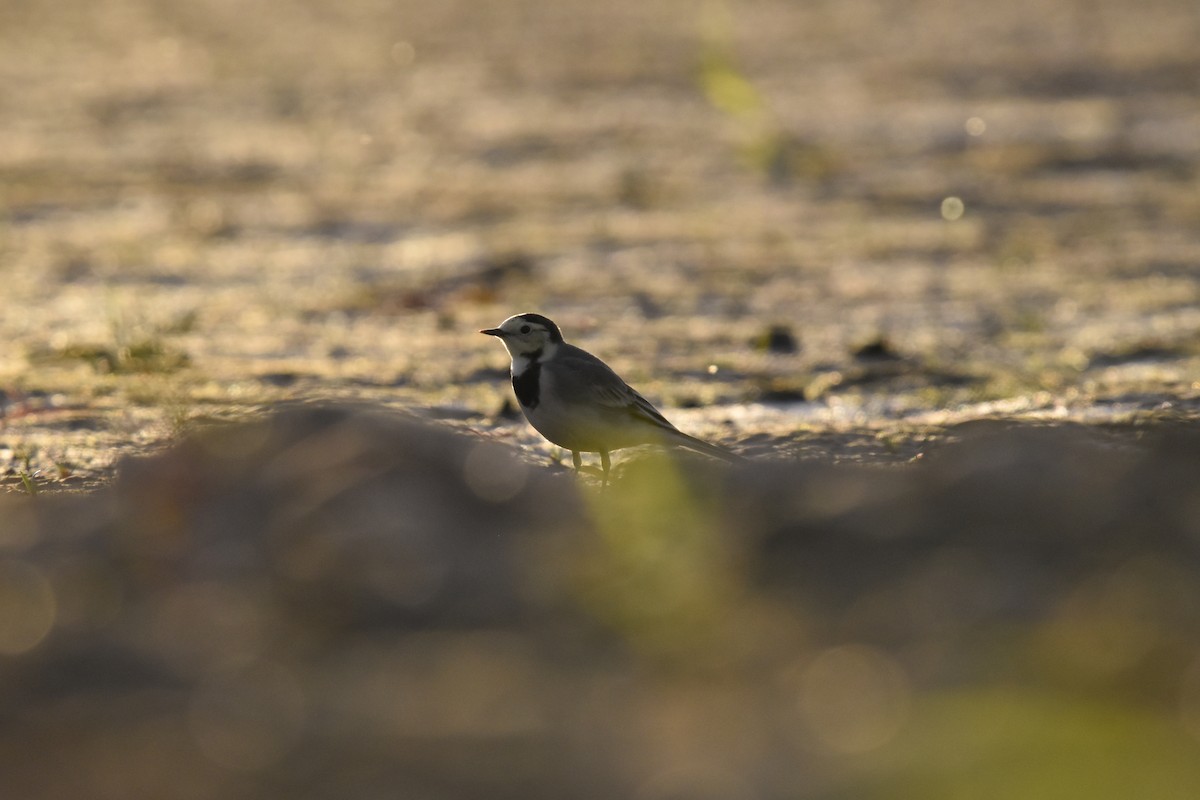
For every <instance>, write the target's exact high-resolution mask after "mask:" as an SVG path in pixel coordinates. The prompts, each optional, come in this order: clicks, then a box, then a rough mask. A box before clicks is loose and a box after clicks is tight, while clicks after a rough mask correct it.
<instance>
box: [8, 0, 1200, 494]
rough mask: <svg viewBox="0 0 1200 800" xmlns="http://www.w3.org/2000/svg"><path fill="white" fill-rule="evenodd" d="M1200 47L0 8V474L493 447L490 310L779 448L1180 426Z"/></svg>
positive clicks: (62, 474)
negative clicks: (266, 415) (380, 411)
mask: <svg viewBox="0 0 1200 800" xmlns="http://www.w3.org/2000/svg"><path fill="white" fill-rule="evenodd" d="M1198 40H1200V8H1198V7H1197V6H1196V4H1195V3H1193V2H1190V1H1189V0H1147V2H1138V3H1129V2H1124V0H1111V1H1110V0H1097V2H1082V1H1081V2H1058V3H1049V4H1047V3H1045V2H1040V1H1039V2H1024V1H1023V0H1017V2H1005V3H990V4H979V3H967V2H961V3H958V2H924V1H923V0H917V2H904V3H900V2H865V1H864V2H859V1H858V0H855V1H854V2H843V0H837V2H833V1H832V0H831V1H830V2H803V3H801V2H741V3H739V2H726V3H722V2H717V1H716V0H714V1H713V2H707V3H692V2H646V1H645V0H637V1H636V2H632V1H630V2H626V1H625V0H604V1H603V2H591V1H590V0H589V2H574V0H564V1H563V2H556V3H543V2H523V1H522V0H511V1H510V2H503V3H485V2H439V3H425V2H419V3H405V2H366V0H361V1H360V0H348V2H337V3H333V2H315V1H313V2H306V1H304V0H297V1H296V2H262V3H252V4H246V3H235V2H222V1H221V0H196V2H189V3H177V2H167V1H166V0H162V1H161V2H155V0H143V1H141V2H137V1H136V0H114V1H113V2H105V3H81V2H73V1H72V0H54V2H50V0H44V2H43V1H40V0H19V1H18V0H9V1H8V2H3V3H0V81H2V83H3V92H2V93H0V302H2V306H3V313H2V314H0V343H2V347H0V389H2V390H3V391H4V393H5V394H4V398H3V399H4V408H5V411H6V420H5V422H6V428H5V430H4V434H3V441H2V442H0V444H3V445H4V447H3V448H0V458H2V459H3V463H4V467H5V469H6V470H7V480H8V482H9V483H10V485H11V486H13V487H14V488H23V487H22V486H21V485H20V483H21V482H20V480H19V478H20V475H21V474H22V473H24V474H34V473H36V474H37V477H39V478H40V479H41V481H42V482H43V483H44V484H48V485H55V486H68V487H69V486H72V485H74V486H90V485H94V484H95V483H96V482H97V481H102V480H105V479H107V477H109V476H110V475H111V469H110V468H111V464H112V462H113V459H114V458H115V456H116V454H117V453H120V452H126V451H137V450H141V449H144V448H146V447H149V446H152V445H153V444H155V443H157V442H161V441H163V440H165V439H166V438H168V437H170V436H171V435H173V434H174V433H176V432H177V431H179V430H180V429H182V428H185V427H186V426H187V424H188V422H189V421H191V420H195V419H197V418H199V419H203V418H208V417H226V416H235V417H237V416H243V415H245V414H246V413H249V412H253V411H254V410H256V409H258V408H261V407H263V406H269V405H271V404H274V403H276V402H278V401H280V400H282V399H287V398H313V397H339V398H342V397H353V398H357V399H363V398H367V399H372V400H376V401H379V402H385V403H392V404H397V405H404V406H409V407H414V406H419V407H426V408H436V409H439V411H438V412H436V413H438V414H440V415H442V416H447V417H453V418H455V419H458V420H464V419H467V420H469V419H471V418H472V416H473V415H474V420H475V422H476V423H477V424H478V426H489V425H491V424H493V423H495V422H496V419H495V417H494V414H495V413H496V412H497V411H498V410H499V409H500V408H501V404H502V402H503V398H504V397H506V394H505V392H506V387H505V386H504V377H503V368H504V358H503V354H502V353H501V352H499V351H498V348H497V347H496V344H495V342H494V341H490V340H485V339H484V337H480V336H478V335H476V334H475V333H474V331H476V330H477V329H479V328H481V327H485V326H491V325H495V324H496V323H497V322H499V321H500V320H501V319H503V318H504V317H506V316H508V315H509V314H510V313H515V312H517V311H522V310H537V311H541V312H543V313H545V314H548V315H549V316H551V317H553V318H554V319H556V320H557V321H558V322H559V323H560V324H561V325H562V326H563V328H564V329H565V330H566V332H567V335H568V337H570V338H572V339H574V340H576V341H578V342H580V343H581V344H584V345H585V346H587V347H588V348H589V349H592V350H594V351H596V352H598V353H599V354H600V355H601V356H602V357H604V358H605V359H606V360H608V361H609V362H610V363H612V364H613V365H614V366H615V367H616V368H617V369H618V371H619V372H621V373H622V374H624V375H625V376H626V377H627V378H628V379H629V380H630V381H631V382H633V383H634V384H635V385H637V386H638V387H639V388H641V389H642V390H643V391H644V393H646V394H647V395H649V396H650V397H651V398H652V399H653V400H654V401H655V402H656V403H658V404H660V405H663V406H665V407H666V408H667V409H668V410H671V409H676V411H674V413H673V414H672V416H673V418H675V419H677V420H679V422H680V424H681V425H684V426H685V427H688V428H689V429H691V430H692V431H693V432H696V433H700V434H703V435H707V436H710V437H712V438H719V439H722V440H724V441H726V442H727V443H734V442H737V441H742V440H748V439H752V440H753V442H752V443H753V444H755V445H756V447H758V448H760V449H761V450H762V451H763V452H766V453H773V454H777V455H781V456H791V455H796V454H797V453H800V454H806V450H805V446H804V443H805V441H806V437H809V436H822V435H824V434H828V433H833V434H835V437H834V438H835V439H838V437H841V436H842V435H843V434H848V435H856V434H862V433H864V432H865V433H866V434H867V435H869V436H874V435H876V434H879V433H883V434H884V435H885V436H889V437H899V439H903V440H907V439H910V438H912V437H913V436H916V435H923V434H924V432H926V431H927V430H928V429H931V428H932V429H936V428H937V427H938V426H940V425H943V424H945V423H947V422H953V421H955V420H957V419H963V418H972V417H978V416H997V415H1000V416H1011V415H1035V416H1054V417H1062V418H1072V419H1082V420H1088V421H1103V420H1109V419H1112V418H1114V417H1117V418H1128V417H1129V416H1131V415H1135V416H1136V415H1146V414H1151V415H1153V414H1160V413H1167V414H1177V415H1178V414H1182V415H1185V416H1187V417H1189V418H1191V417H1194V416H1195V409H1196V398H1197V396H1198V395H1200V388H1197V384H1198V382H1200V345H1198V344H1197V342H1198V338H1197V332H1198V331H1200V304H1198V300H1200V298H1198V293H1200V288H1198V284H1197V281H1196V278H1197V272H1198V269H1200V268H1198V265H1200V177H1198V174H1200V167H1198V164H1200V136H1197V135H1196V132H1197V130H1200V50H1198V49H1197V48H1196V47H1195V42H1196V41H1198ZM773 332H774V333H773ZM679 407H699V409H698V410H697V409H690V408H689V409H688V410H684V409H680V408H679ZM500 421H501V422H502V423H503V424H505V425H508V426H509V427H507V428H506V433H507V434H508V435H510V436H512V437H514V438H520V439H521V441H523V442H524V443H526V444H528V445H530V446H539V447H541V452H542V453H544V454H549V453H550V450H549V449H548V448H546V447H544V446H541V445H540V444H539V442H538V440H537V438H536V436H534V435H532V434H531V433H530V432H529V431H528V430H527V429H525V428H524V427H523V426H518V425H515V424H511V425H510V424H509V423H510V420H507V419H502V420H500ZM832 449H833V450H834V451H837V450H838V448H837V447H833V448H832ZM878 449H879V451H881V452H882V451H883V450H884V448H878ZM821 452H826V453H827V452H830V447H828V446H826V447H822V448H821ZM857 452H858V451H857V450H856V451H855V452H854V453H840V452H839V453H838V455H839V456H846V457H857ZM48 488H49V487H48Z"/></svg>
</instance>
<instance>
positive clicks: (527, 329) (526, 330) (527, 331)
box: [521, 325, 529, 333]
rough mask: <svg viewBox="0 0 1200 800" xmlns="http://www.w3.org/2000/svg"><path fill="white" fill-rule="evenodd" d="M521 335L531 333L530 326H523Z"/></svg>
mask: <svg viewBox="0 0 1200 800" xmlns="http://www.w3.org/2000/svg"><path fill="white" fill-rule="evenodd" d="M521 333H529V326H528V325H522V326H521Z"/></svg>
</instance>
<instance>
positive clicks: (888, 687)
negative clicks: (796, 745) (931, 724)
mask: <svg viewBox="0 0 1200 800" xmlns="http://www.w3.org/2000/svg"><path fill="white" fill-rule="evenodd" d="M911 703H912V688H911V686H910V684H909V680H908V677H907V676H906V675H905V673H904V670H903V669H902V668H901V667H900V665H899V664H898V663H896V660H895V659H893V658H892V657H891V656H889V655H887V654H886V653H884V652H882V651H880V650H878V649H876V648H873V647H868V646H865V645H844V646H840V647H833V648H830V649H828V650H825V651H824V652H822V653H821V654H820V655H818V656H817V657H816V658H815V659H813V661H812V662H811V663H810V664H809V665H808V667H807V668H806V669H805V670H804V673H803V677H802V680H801V686H800V708H801V711H802V712H803V714H804V718H805V721H806V722H807V724H808V727H809V728H810V729H811V730H812V732H813V733H814V734H816V736H817V738H818V739H819V740H820V741H821V743H822V744H824V745H825V746H826V747H828V748H829V749H830V750H833V751H835V752H838V753H848V754H853V753H865V752H867V751H870V750H874V749H876V748H878V747H882V746H883V745H885V744H887V743H888V742H889V741H891V740H892V738H893V737H895V735H896V734H897V733H898V732H899V730H900V728H901V726H903V725H904V723H905V721H906V720H907V719H908V714H909V708H910V706H911Z"/></svg>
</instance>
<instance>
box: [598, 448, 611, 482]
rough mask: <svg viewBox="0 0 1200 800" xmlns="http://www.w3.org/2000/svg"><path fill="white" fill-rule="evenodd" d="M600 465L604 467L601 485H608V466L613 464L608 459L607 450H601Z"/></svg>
mask: <svg viewBox="0 0 1200 800" xmlns="http://www.w3.org/2000/svg"><path fill="white" fill-rule="evenodd" d="M600 466H601V467H602V468H603V469H604V478H603V480H602V481H601V482H600V485H601V487H605V486H608V468H609V467H610V466H611V463H610V462H609V460H608V451H607V450H601V451H600Z"/></svg>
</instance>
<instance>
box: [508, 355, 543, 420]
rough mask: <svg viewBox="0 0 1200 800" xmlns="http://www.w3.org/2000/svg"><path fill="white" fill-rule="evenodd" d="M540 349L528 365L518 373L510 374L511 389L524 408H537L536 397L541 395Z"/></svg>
mask: <svg viewBox="0 0 1200 800" xmlns="http://www.w3.org/2000/svg"><path fill="white" fill-rule="evenodd" d="M541 354H542V351H540V350H539V351H538V352H536V353H534V354H533V356H532V357H531V358H530V359H529V366H528V367H526V368H525V371H524V372H522V373H521V374H520V375H513V376H512V385H513V391H514V392H516V393H517V402H518V403H520V404H521V405H522V406H523V407H525V408H537V405H538V397H539V396H540V395H541V391H540V386H541V380H542V362H540V361H538V358H539V357H540V356H541Z"/></svg>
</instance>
